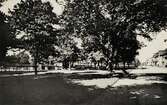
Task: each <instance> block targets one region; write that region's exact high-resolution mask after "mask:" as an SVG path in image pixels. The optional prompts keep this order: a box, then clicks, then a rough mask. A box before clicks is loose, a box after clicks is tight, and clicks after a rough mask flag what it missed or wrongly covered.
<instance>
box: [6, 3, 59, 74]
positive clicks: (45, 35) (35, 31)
mask: <svg viewBox="0 0 167 105" xmlns="http://www.w3.org/2000/svg"><path fill="white" fill-rule="evenodd" d="M52 10H53V8H52V7H51V5H50V3H49V2H45V3H42V1H41V0H25V1H23V0H22V1H21V2H20V3H18V4H17V5H15V6H14V9H13V10H12V11H10V12H9V13H10V15H11V17H10V19H9V22H10V25H11V26H12V28H13V29H14V30H15V35H19V34H20V33H22V34H23V35H22V37H21V38H20V40H21V42H22V48H24V49H26V50H28V51H30V53H31V54H32V56H33V57H34V69H35V74H37V65H38V64H39V63H43V62H47V60H48V57H49V56H50V55H52V56H56V54H57V52H56V51H55V50H56V49H55V47H54V46H55V45H57V44H58V43H57V39H58V34H57V29H56V28H54V25H55V24H57V23H58V18H57V16H56V14H55V13H53V12H52Z"/></svg>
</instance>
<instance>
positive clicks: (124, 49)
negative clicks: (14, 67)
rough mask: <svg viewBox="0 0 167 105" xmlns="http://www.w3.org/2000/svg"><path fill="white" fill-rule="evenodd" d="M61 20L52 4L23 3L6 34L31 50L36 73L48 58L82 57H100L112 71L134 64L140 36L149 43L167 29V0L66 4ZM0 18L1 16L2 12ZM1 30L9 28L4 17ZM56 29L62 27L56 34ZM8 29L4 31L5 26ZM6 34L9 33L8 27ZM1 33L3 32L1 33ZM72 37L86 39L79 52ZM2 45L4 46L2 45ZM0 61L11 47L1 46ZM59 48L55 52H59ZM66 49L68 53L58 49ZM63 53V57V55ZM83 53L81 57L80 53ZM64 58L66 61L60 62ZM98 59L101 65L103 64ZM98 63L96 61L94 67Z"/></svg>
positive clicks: (73, 1)
mask: <svg viewBox="0 0 167 105" xmlns="http://www.w3.org/2000/svg"><path fill="white" fill-rule="evenodd" d="M65 2H66V4H65V9H64V12H63V14H62V15H61V16H57V15H56V14H55V13H54V12H53V7H52V6H51V5H50V3H49V2H42V1H41V0H24V1H23V0H21V2H20V3H18V4H17V5H15V6H14V9H13V10H11V11H9V14H10V16H8V18H7V23H8V25H6V26H9V27H10V28H11V30H10V31H4V32H7V33H4V36H5V37H2V36H1V37H2V38H0V40H1V39H3V38H4V39H5V40H3V41H5V42H7V40H6V39H9V38H6V36H7V34H8V32H10V33H12V35H14V36H17V35H20V34H22V37H21V38H19V39H15V42H17V43H16V44H17V45H16V46H15V47H18V48H22V49H25V50H28V51H30V53H31V55H32V57H33V58H34V65H35V66H34V68H35V74H37V64H39V63H44V62H47V61H48V58H49V56H54V57H55V56H58V55H59V56H60V55H62V56H64V61H66V60H67V59H68V60H70V62H71V64H73V62H75V61H77V58H78V57H79V56H80V55H83V54H84V55H90V54H91V53H92V52H94V53H97V52H100V54H102V57H103V60H105V61H106V62H105V64H106V67H107V69H108V70H110V71H112V70H113V67H114V65H118V63H120V62H122V63H123V64H124V69H123V71H124V72H125V73H127V72H126V71H125V64H130V63H131V62H132V61H134V60H135V57H136V55H137V54H138V52H137V50H138V49H140V47H141V44H140V43H139V42H138V40H137V36H138V35H140V36H143V37H145V38H147V39H151V37H150V35H149V33H150V32H160V31H161V30H165V29H166V26H167V24H166V23H167V22H166V21H167V13H166V10H167V7H166V4H167V1H166V0H66V1H65ZM0 16H2V17H3V15H2V14H1V13H0ZM1 20H2V23H1V24H2V25H1V24H0V27H1V26H4V24H6V22H5V18H2V19H1ZM55 25H58V26H60V27H61V28H62V29H61V30H60V29H58V28H56V27H55ZM2 28H4V27H2ZM4 29H8V28H4ZM1 30H3V29H1V28H0V31H1ZM73 37H77V38H80V39H82V47H83V49H82V50H79V48H77V46H76V45H75V43H73V39H72V38H73ZM0 43H2V42H1V41H0ZM0 46H5V47H0V48H1V49H2V48H4V49H2V50H1V52H0V55H1V56H0V60H2V59H3V58H2V57H4V56H5V54H6V51H7V49H6V48H7V47H8V45H5V44H4V45H3V44H0ZM55 46H57V47H55ZM56 48H61V49H64V50H65V49H66V50H68V51H69V52H68V51H67V52H68V54H66V53H65V52H62V51H60V50H59V49H56ZM60 53H62V54H60ZM79 53H80V54H79ZM62 58H63V57H62ZM99 61H100V59H98V60H97V62H99ZM95 63H96V62H95Z"/></svg>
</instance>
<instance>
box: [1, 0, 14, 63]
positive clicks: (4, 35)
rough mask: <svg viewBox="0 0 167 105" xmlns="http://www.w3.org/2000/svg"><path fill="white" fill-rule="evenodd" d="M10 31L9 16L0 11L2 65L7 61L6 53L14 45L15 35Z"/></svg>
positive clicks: (2, 0)
mask: <svg viewBox="0 0 167 105" xmlns="http://www.w3.org/2000/svg"><path fill="white" fill-rule="evenodd" d="M4 1H5V0H1V1H0V3H2V2H4ZM0 7H1V4H0ZM10 31H11V30H10V27H9V24H8V23H7V16H6V15H5V14H4V13H3V12H1V11H0V65H3V64H4V62H5V57H6V53H7V50H8V49H9V47H11V46H13V45H14V43H13V41H14V36H13V35H12V34H11V33H10Z"/></svg>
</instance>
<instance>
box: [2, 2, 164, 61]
mask: <svg viewBox="0 0 167 105" xmlns="http://www.w3.org/2000/svg"><path fill="white" fill-rule="evenodd" d="M19 1H20V0H8V1H6V2H4V3H3V4H2V5H3V6H2V7H1V8H0V10H1V11H3V12H4V13H6V14H7V13H8V9H9V8H10V9H12V8H13V6H14V5H15V4H16V3H18V2H19ZM42 1H43V2H46V1H49V2H50V3H51V5H52V6H53V8H54V9H53V12H55V13H56V14H57V15H60V14H61V13H62V11H63V6H60V5H59V4H57V3H56V0H42ZM59 1H63V0H59ZM156 36H157V37H156V38H155V39H154V40H152V41H151V42H149V41H147V40H143V39H141V38H139V39H140V40H142V41H143V42H144V43H145V44H146V45H147V47H144V48H142V49H140V50H139V56H138V58H139V60H140V61H142V62H143V61H145V60H147V59H149V58H151V57H152V55H153V54H154V53H156V52H158V51H159V50H163V49H165V48H167V42H166V43H165V42H164V39H167V32H164V31H163V32H160V33H157V35H156Z"/></svg>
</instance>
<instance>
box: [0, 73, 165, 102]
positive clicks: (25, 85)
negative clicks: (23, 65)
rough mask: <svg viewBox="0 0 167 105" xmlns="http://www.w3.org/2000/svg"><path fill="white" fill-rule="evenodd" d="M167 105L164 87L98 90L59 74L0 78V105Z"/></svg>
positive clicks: (142, 86)
mask: <svg viewBox="0 0 167 105" xmlns="http://www.w3.org/2000/svg"><path fill="white" fill-rule="evenodd" d="M104 82H105V81H104ZM166 104H167V85H166V84H151V85H140V86H123V87H115V88H113V87H107V88H105V89H100V88H97V87H94V86H82V85H79V84H74V83H72V82H71V81H70V80H69V79H67V78H64V76H63V75H61V74H45V75H39V76H38V77H35V76H17V77H1V78H0V105H166Z"/></svg>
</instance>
